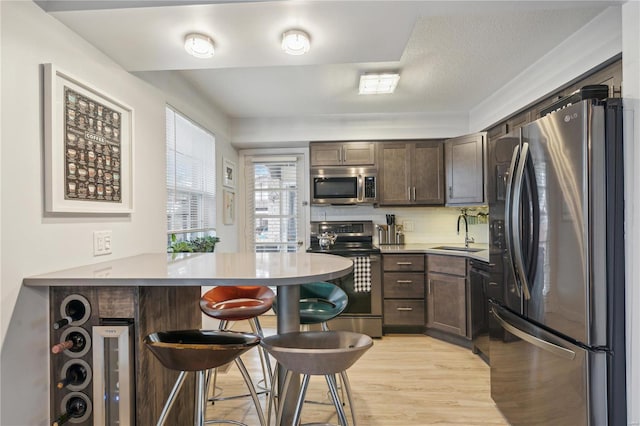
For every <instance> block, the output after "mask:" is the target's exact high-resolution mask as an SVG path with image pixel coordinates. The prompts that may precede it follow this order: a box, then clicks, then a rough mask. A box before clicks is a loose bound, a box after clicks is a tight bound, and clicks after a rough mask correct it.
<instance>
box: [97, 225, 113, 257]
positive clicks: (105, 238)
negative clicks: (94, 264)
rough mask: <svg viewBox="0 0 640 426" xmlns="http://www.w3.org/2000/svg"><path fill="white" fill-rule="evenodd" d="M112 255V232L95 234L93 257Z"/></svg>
mask: <svg viewBox="0 0 640 426" xmlns="http://www.w3.org/2000/svg"><path fill="white" fill-rule="evenodd" d="M105 254H111V231H94V232H93V255H94V256H103V255H105Z"/></svg>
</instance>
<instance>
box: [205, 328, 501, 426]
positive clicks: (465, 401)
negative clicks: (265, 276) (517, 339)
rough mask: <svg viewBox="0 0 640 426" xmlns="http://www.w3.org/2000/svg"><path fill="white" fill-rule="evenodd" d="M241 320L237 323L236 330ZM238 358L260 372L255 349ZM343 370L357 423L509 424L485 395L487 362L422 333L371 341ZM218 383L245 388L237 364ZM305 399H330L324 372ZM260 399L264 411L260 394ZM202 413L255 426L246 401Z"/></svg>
mask: <svg viewBox="0 0 640 426" xmlns="http://www.w3.org/2000/svg"><path fill="white" fill-rule="evenodd" d="M262 324H263V327H265V326H266V327H265V334H267V335H269V334H273V333H274V332H275V330H274V328H271V327H272V322H271V323H270V319H269V318H268V317H267V318H266V319H265V320H262ZM245 325H246V324H243V323H242V322H240V323H238V324H237V325H235V326H234V329H238V330H241V329H242V327H243V326H245ZM243 360H244V361H245V363H246V364H247V368H249V370H250V371H251V372H252V377H259V376H260V369H259V364H258V363H259V361H258V355H257V351H256V350H251V351H250V352H248V353H247V354H245V355H243ZM348 374H349V380H350V382H351V387H352V391H353V396H354V399H355V402H354V404H355V406H356V415H357V421H358V424H359V425H360V426H377V425H380V426H382V425H384V426H422V425H466V426H472V425H478V426H479V425H508V423H507V422H506V421H505V419H504V418H503V417H502V415H501V414H500V412H499V411H498V409H497V408H496V406H495V404H494V403H493V401H492V400H491V397H490V394H489V367H488V366H487V365H486V364H485V363H484V362H483V361H482V360H481V359H480V358H478V357H477V356H476V355H473V354H472V353H471V351H470V350H469V349H465V348H461V347H458V346H455V345H452V344H449V343H446V342H442V341H439V340H437V339H434V338H431V337H428V336H423V335H400V334H395V335H386V336H384V337H383V338H382V339H374V344H373V347H372V348H371V349H370V350H369V351H368V352H366V353H365V354H364V355H363V357H362V358H360V360H358V361H357V362H356V364H354V366H353V367H351V369H349V370H348ZM218 384H219V385H220V386H221V387H222V388H223V392H224V395H232V394H234V393H238V392H241V391H242V387H241V386H242V379H241V377H240V373H239V372H238V371H237V369H236V368H235V367H232V368H231V369H229V371H228V372H226V373H224V374H221V375H219V377H218ZM307 399H310V400H314V401H320V400H324V401H326V402H329V399H328V395H327V385H326V383H325V382H324V379H323V378H322V377H313V378H312V379H311V384H310V387H309V391H308V395H307ZM260 401H261V402H262V404H263V407H265V408H266V396H265V395H262V396H260ZM348 414H349V411H348V409H347V415H348ZM207 418H231V419H234V420H238V421H242V422H245V423H247V424H248V425H252V426H253V425H258V424H259V423H258V421H257V417H256V415H255V411H254V409H253V405H252V404H251V402H250V399H249V398H243V399H238V400H231V401H221V402H217V403H216V404H215V405H209V408H208V413H207ZM348 419H349V422H350V424H351V419H350V417H348ZM302 422H303V423H310V422H314V423H326V422H328V423H333V424H337V423H338V420H337V416H336V415H335V412H334V409H333V406H331V405H320V404H305V406H304V409H303V413H302Z"/></svg>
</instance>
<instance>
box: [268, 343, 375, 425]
mask: <svg viewBox="0 0 640 426" xmlns="http://www.w3.org/2000/svg"><path fill="white" fill-rule="evenodd" d="M260 344H261V346H262V347H264V348H265V349H266V350H267V352H269V354H271V356H273V357H274V358H275V359H276V360H277V361H278V364H279V365H281V366H282V367H283V368H284V369H285V370H286V375H285V379H284V384H283V387H282V395H286V394H287V390H288V388H289V384H290V382H291V377H292V375H293V374H294V373H297V374H302V375H303V378H302V382H301V385H300V394H299V395H298V397H297V403H296V409H295V413H294V416H293V422H292V424H293V425H298V423H299V422H300V416H301V413H302V406H303V404H304V396H305V393H306V391H307V387H308V385H309V378H310V376H311V375H322V376H324V377H325V379H326V381H327V385H328V386H329V391H330V393H331V399H332V401H333V405H334V406H335V408H336V411H337V414H338V420H339V422H340V425H341V426H347V425H348V422H347V417H346V415H345V413H344V409H343V408H342V403H341V402H340V399H339V398H338V390H337V386H336V380H335V375H336V374H340V376H341V378H342V381H343V384H344V388H345V390H346V394H347V399H348V401H349V407H350V409H351V418H352V420H353V424H354V426H355V424H356V415H355V407H354V405H353V400H352V398H351V386H350V384H349V380H348V378H347V375H346V373H345V371H346V370H347V369H348V368H349V367H351V366H352V365H353V364H354V363H355V362H356V361H357V360H358V359H359V358H360V357H361V356H362V355H363V354H364V353H365V352H366V351H367V350H369V348H371V346H373V341H372V340H371V338H370V337H369V336H367V335H365V334H360V333H354V332H351V331H306V332H293V333H285V334H279V335H274V336H269V337H265V338H264V339H262V341H261V343H260ZM275 381H276V380H275V377H274V378H273V379H272V381H271V393H270V396H269V405H268V409H267V424H270V422H271V407H272V405H273V404H274V400H275ZM284 399H285V398H280V401H279V407H278V409H277V410H276V413H277V420H276V424H277V425H279V424H280V423H281V421H282V411H283V409H284V402H285V401H284Z"/></svg>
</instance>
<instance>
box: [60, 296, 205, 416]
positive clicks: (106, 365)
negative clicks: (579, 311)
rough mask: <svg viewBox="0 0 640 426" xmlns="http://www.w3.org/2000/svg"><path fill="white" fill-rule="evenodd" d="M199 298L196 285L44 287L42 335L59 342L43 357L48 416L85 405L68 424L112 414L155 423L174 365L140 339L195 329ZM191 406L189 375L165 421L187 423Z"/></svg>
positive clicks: (173, 377) (174, 374)
mask: <svg viewBox="0 0 640 426" xmlns="http://www.w3.org/2000/svg"><path fill="white" fill-rule="evenodd" d="M199 299H200V287H199V286H185V287H172V286H163V287H152V286H140V287H128V286H127V287H113V286H109V287H99V286H98V287H95V286H87V287H83V286H75V285H74V286H69V287H64V286H60V287H51V288H50V299H49V300H50V321H51V324H52V327H51V331H50V342H51V346H52V347H53V346H54V345H56V344H60V343H63V345H62V346H58V347H57V348H55V349H54V350H55V351H58V352H59V353H57V354H56V353H52V354H51V358H50V359H51V362H50V374H51V393H50V399H51V420H52V422H54V421H55V420H56V419H58V417H59V416H60V415H61V414H63V413H64V412H65V410H66V407H67V406H69V405H70V404H75V405H77V404H80V405H82V404H86V405H87V407H88V408H87V410H86V411H87V413H86V415H84V416H82V417H79V418H73V419H71V420H70V421H69V422H70V423H72V424H74V425H80V426H83V425H87V426H90V425H102V424H113V423H111V422H112V421H113V419H114V418H118V419H120V424H135V425H152V424H155V423H156V421H157V419H158V417H159V416H160V412H161V411H162V407H163V405H164V403H165V401H166V399H167V396H168V394H169V392H170V391H171V388H172V387H173V384H174V382H175V380H176V378H177V376H178V372H175V371H171V370H168V369H166V368H164V367H163V366H162V365H161V364H160V362H159V361H158V360H157V359H156V358H155V357H154V356H153V354H152V353H151V352H150V351H149V350H148V349H147V348H146V346H145V344H144V342H143V339H144V337H145V336H146V335H148V334H149V333H152V332H155V331H168V330H180V329H198V328H200V327H201V324H202V320H201V318H202V317H201V312H200V308H199ZM83 310H84V313H83V312H82V311H83ZM80 314H82V315H81V316H80ZM65 316H70V318H69V320H70V321H71V322H70V323H69V324H66V323H65V320H64V319H63V318H64V317H65ZM78 317H79V318H78ZM74 318H75V319H74ZM61 319H62V321H60V320H61ZM54 327H59V328H57V329H54ZM122 330H124V332H125V335H124V336H120V335H119V333H120V331H122ZM127 336H128V337H127ZM64 342H70V343H66V344H65V343H64ZM71 343H73V344H74V346H73V347H69V345H71ZM127 346H128V348H127ZM125 351H126V353H125ZM126 364H129V365H128V366H127V365H126ZM65 378H66V379H67V380H65ZM127 388H129V389H127ZM83 400H84V401H83ZM87 400H88V402H87ZM129 410H130V411H129ZM193 410H194V378H193V375H189V376H188V379H187V383H185V385H184V386H183V388H182V390H181V392H180V395H179V398H178V400H177V401H176V403H175V405H174V406H173V408H172V410H171V413H170V416H169V418H168V421H167V424H175V425H177V424H193ZM114 416H116V417H114ZM107 419H109V421H107Z"/></svg>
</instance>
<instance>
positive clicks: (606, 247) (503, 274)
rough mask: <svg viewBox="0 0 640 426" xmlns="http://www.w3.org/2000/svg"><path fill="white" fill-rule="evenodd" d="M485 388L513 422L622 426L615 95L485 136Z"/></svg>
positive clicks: (619, 146)
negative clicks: (487, 290)
mask: <svg viewBox="0 0 640 426" xmlns="http://www.w3.org/2000/svg"><path fill="white" fill-rule="evenodd" d="M488 167H489V172H488V174H489V185H490V187H489V192H488V194H489V209H490V220H491V227H490V245H491V263H492V264H493V265H494V266H493V270H492V271H491V283H490V285H491V290H492V291H491V293H490V295H489V296H490V302H489V310H490V313H491V315H490V321H491V324H490V354H491V362H490V364H491V396H492V398H493V400H494V401H495V402H496V404H497V406H498V408H499V409H500V411H501V412H502V413H503V415H504V416H505V417H506V418H507V420H508V421H509V422H510V423H511V424H512V425H514V426H518V425H545V426H547V425H562V426H570V425H580V426H582V425H591V426H605V425H616V426H617V425H626V391H625V353H624V350H625V342H624V337H625V334H624V333H625V330H624V234H623V229H624V216H623V208H624V205H623V157H622V102H621V100H620V99H611V100H605V101H598V100H584V101H580V102H578V103H574V104H572V105H569V106H566V107H564V108H562V109H560V110H557V111H555V112H553V113H550V114H548V115H546V116H545V117H542V118H540V119H538V120H537V121H535V122H533V123H531V124H529V125H527V126H525V127H523V128H522V129H519V130H518V131H516V132H514V133H511V134H508V135H506V136H504V137H503V138H500V139H497V140H495V141H490V143H489V147H488Z"/></svg>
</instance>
